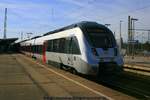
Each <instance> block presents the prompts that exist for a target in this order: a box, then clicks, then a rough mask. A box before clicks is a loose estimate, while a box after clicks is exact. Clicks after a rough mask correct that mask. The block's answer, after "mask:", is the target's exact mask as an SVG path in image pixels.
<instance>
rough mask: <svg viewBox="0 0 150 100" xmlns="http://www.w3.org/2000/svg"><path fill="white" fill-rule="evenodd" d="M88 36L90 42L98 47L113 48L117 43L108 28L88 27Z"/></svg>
mask: <svg viewBox="0 0 150 100" xmlns="http://www.w3.org/2000/svg"><path fill="white" fill-rule="evenodd" d="M87 37H88V41H89V43H90V44H91V45H92V46H94V47H96V48H112V47H113V46H114V45H115V39H114V36H113V34H112V32H111V31H109V30H108V29H105V28H104V29H88V30H87Z"/></svg>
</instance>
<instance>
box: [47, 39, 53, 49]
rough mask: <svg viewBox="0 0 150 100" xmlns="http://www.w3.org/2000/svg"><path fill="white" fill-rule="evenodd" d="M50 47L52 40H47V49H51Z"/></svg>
mask: <svg viewBox="0 0 150 100" xmlns="http://www.w3.org/2000/svg"><path fill="white" fill-rule="evenodd" d="M51 47H52V41H51V40H49V41H48V45H47V51H52V49H51Z"/></svg>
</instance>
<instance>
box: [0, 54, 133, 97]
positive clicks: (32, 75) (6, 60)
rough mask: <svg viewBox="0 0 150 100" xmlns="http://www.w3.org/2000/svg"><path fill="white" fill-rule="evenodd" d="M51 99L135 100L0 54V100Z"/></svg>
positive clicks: (25, 59)
mask: <svg viewBox="0 0 150 100" xmlns="http://www.w3.org/2000/svg"><path fill="white" fill-rule="evenodd" d="M51 97H63V98H65V97H68V98H76V97H85V98H86V97H88V98H90V99H91V100H92V99H93V100H99V99H100V100H135V98H133V97H131V96H128V95H126V94H123V93H120V92H117V91H115V90H112V89H110V88H107V87H105V86H103V85H100V84H97V83H95V82H92V81H89V80H87V79H85V78H82V77H79V76H77V75H73V74H71V73H69V72H67V71H64V70H60V69H58V68H55V67H52V66H46V65H43V64H41V63H39V62H37V61H34V60H33V59H31V58H29V57H26V56H24V55H22V54H0V100H49V98H51ZM94 98H95V99H94ZM81 100H82V99H81ZM84 100H85V99H84Z"/></svg>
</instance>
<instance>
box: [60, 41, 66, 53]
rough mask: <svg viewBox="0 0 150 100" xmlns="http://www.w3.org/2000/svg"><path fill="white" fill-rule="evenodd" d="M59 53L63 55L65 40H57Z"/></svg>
mask: <svg viewBox="0 0 150 100" xmlns="http://www.w3.org/2000/svg"><path fill="white" fill-rule="evenodd" d="M59 52H60V53H65V38H61V39H60V40H59Z"/></svg>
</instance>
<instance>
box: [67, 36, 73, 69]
mask: <svg viewBox="0 0 150 100" xmlns="http://www.w3.org/2000/svg"><path fill="white" fill-rule="evenodd" d="M68 40H69V47H68V64H69V66H73V65H74V62H73V53H72V51H73V50H72V41H73V38H72V37H71V38H68Z"/></svg>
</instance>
